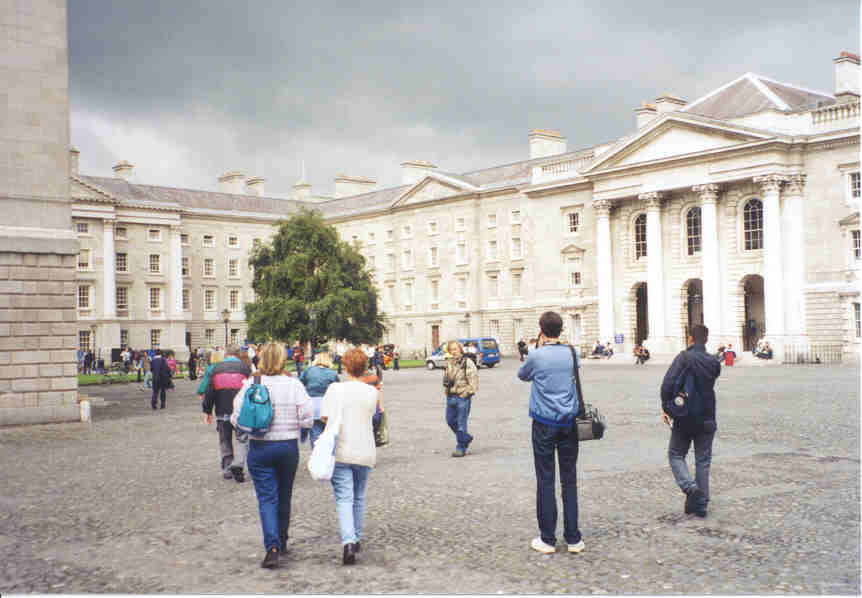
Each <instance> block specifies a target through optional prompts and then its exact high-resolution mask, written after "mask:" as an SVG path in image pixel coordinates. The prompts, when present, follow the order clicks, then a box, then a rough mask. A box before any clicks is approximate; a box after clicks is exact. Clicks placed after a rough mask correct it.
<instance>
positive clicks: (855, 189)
mask: <svg viewBox="0 0 862 598" xmlns="http://www.w3.org/2000/svg"><path fill="white" fill-rule="evenodd" d="M860 195H862V189H860V181H859V171H858V170H857V171H856V172H851V173H850V197H852V198H853V199H859V197H860Z"/></svg>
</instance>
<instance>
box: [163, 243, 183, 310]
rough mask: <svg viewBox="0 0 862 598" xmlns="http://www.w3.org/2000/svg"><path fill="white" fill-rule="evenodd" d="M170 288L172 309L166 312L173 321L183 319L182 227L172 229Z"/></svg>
mask: <svg viewBox="0 0 862 598" xmlns="http://www.w3.org/2000/svg"><path fill="white" fill-rule="evenodd" d="M170 234H171V245H170V257H169V264H170V265H169V268H170V269H169V271H168V286H169V288H170V299H169V301H170V308H169V309H168V310H166V311H167V312H168V317H169V318H170V319H171V320H180V319H182V317H183V245H182V242H181V237H180V227H178V226H172V227H171V233H170Z"/></svg>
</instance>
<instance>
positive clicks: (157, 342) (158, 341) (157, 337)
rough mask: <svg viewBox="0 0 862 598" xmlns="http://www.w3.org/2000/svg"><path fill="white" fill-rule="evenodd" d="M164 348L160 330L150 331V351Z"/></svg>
mask: <svg viewBox="0 0 862 598" xmlns="http://www.w3.org/2000/svg"><path fill="white" fill-rule="evenodd" d="M161 346H162V331H161V330H160V329H158V328H153V329H152V330H150V349H159V348H161Z"/></svg>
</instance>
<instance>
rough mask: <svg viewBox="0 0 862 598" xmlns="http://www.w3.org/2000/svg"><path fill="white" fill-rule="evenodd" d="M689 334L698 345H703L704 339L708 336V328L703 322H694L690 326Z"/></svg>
mask: <svg viewBox="0 0 862 598" xmlns="http://www.w3.org/2000/svg"><path fill="white" fill-rule="evenodd" d="M691 336H692V338H693V339H694V342H695V343H697V344H698V345H705V344H706V339H707V338H709V328H707V327H706V326H704V325H703V324H695V325H694V326H692V327H691Z"/></svg>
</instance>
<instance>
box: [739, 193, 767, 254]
mask: <svg viewBox="0 0 862 598" xmlns="http://www.w3.org/2000/svg"><path fill="white" fill-rule="evenodd" d="M742 230H743V233H744V235H745V249H746V250H752V249H763V203H762V202H761V201H760V200H759V199H749V200H748V201H747V202H746V203H745V207H744V208H743V209H742Z"/></svg>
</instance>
